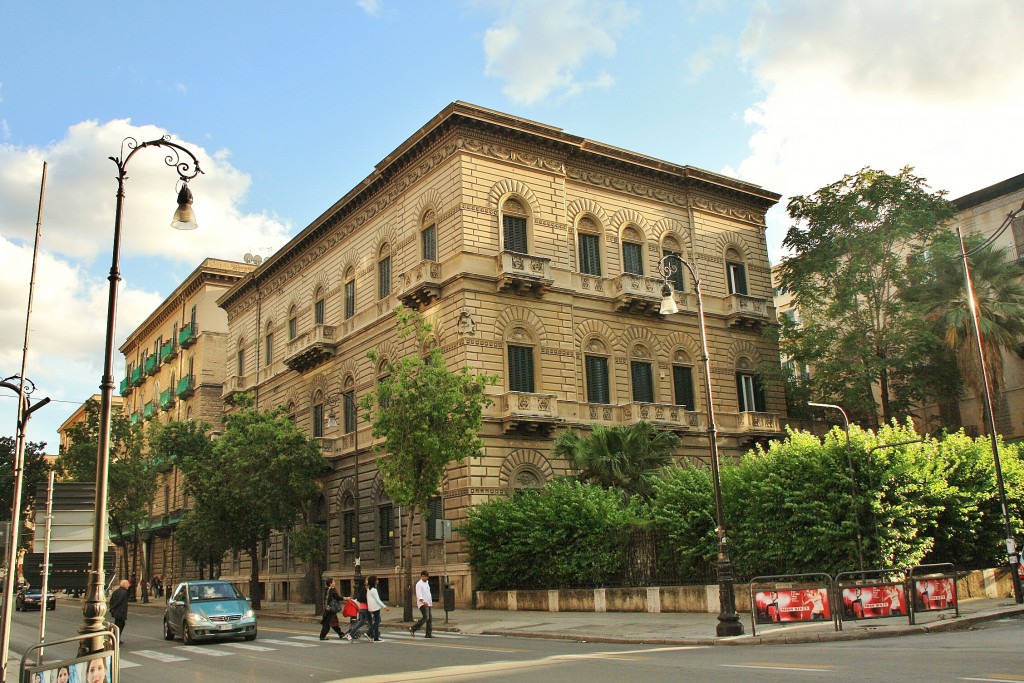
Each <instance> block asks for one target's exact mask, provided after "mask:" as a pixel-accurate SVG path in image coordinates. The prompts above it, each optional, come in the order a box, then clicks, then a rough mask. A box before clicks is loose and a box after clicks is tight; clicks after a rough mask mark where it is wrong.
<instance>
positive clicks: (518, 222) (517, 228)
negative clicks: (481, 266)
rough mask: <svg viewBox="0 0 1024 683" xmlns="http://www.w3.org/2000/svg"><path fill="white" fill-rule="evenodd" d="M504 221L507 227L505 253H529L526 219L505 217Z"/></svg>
mask: <svg viewBox="0 0 1024 683" xmlns="http://www.w3.org/2000/svg"><path fill="white" fill-rule="evenodd" d="M502 221H503V223H504V227H505V251H515V252H518V253H520V254H525V253H527V251H526V219H525V218H520V217H519V216H504V217H503V218H502Z"/></svg>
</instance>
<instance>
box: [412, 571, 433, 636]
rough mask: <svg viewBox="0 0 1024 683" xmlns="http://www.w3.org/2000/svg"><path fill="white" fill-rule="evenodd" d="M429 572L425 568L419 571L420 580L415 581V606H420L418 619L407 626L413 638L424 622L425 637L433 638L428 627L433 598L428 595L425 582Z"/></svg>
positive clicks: (427, 587) (428, 585) (428, 586)
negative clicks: (425, 627)
mask: <svg viewBox="0 0 1024 683" xmlns="http://www.w3.org/2000/svg"><path fill="white" fill-rule="evenodd" d="M429 577H430V574H429V573H428V572H427V570H426V569H424V570H423V571H421V572H420V580H419V581H417V582H416V606H417V607H419V608H420V620H419V621H417V622H416V623H415V624H413V625H412V626H411V627H409V633H410V634H411V635H412V637H413V638H415V637H416V631H417V630H418V629H419V627H420V626H422V625H423V624H424V623H425V624H426V625H427V633H426V636H425V637H426V638H433V637H434V636H433V635H431V632H430V629H431V626H432V623H431V622H432V620H431V618H430V608H431V606H432V605H433V604H434V601H433V599H432V598H431V597H430V584H429V583H427V579H428V578H429Z"/></svg>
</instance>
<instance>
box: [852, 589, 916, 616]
mask: <svg viewBox="0 0 1024 683" xmlns="http://www.w3.org/2000/svg"><path fill="white" fill-rule="evenodd" d="M896 616H904V617H905V616H907V592H906V590H905V589H904V588H903V585H902V584H899V583H883V584H879V585H877V586H855V587H853V588H844V589H843V619H879V618H881V617H896Z"/></svg>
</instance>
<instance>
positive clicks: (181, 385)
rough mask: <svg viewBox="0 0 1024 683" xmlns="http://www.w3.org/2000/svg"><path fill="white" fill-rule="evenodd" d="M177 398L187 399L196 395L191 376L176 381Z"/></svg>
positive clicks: (193, 380)
mask: <svg viewBox="0 0 1024 683" xmlns="http://www.w3.org/2000/svg"><path fill="white" fill-rule="evenodd" d="M176 393H177V394H178V398H182V399H184V398H188V397H189V396H191V395H192V394H194V393H196V385H195V379H194V378H193V377H192V375H184V376H182V378H181V379H179V380H178V389H177V392H176Z"/></svg>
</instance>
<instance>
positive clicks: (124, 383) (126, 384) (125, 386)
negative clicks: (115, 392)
mask: <svg viewBox="0 0 1024 683" xmlns="http://www.w3.org/2000/svg"><path fill="white" fill-rule="evenodd" d="M120 393H121V395H122V396H127V395H128V394H130V393H132V383H131V380H130V379H129V378H127V377H125V378H124V379H123V380H121V392H120Z"/></svg>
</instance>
